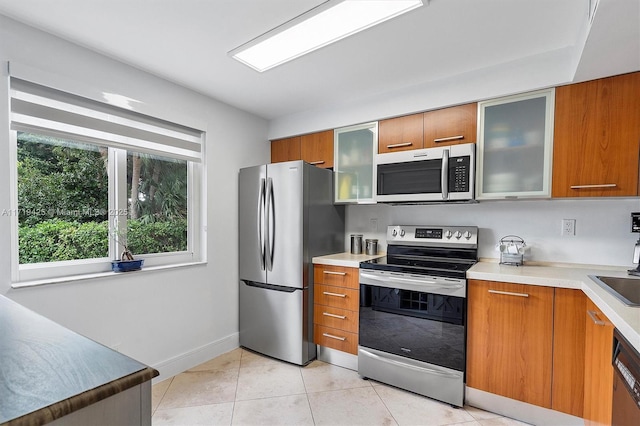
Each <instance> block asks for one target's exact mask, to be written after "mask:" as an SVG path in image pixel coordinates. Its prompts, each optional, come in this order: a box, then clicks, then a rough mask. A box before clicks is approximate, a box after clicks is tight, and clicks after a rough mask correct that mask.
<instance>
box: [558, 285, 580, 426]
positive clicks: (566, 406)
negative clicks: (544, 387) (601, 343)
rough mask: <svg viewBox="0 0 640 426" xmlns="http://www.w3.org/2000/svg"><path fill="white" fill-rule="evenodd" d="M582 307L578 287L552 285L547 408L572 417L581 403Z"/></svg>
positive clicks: (577, 414)
mask: <svg viewBox="0 0 640 426" xmlns="http://www.w3.org/2000/svg"><path fill="white" fill-rule="evenodd" d="M586 308H587V296H585V295H584V293H583V292H582V290H574V289H570V288H556V289H555V300H554V303H553V377H552V380H551V383H552V387H551V408H552V409H554V410H556V411H561V412H563V413H567V414H571V415H573V416H576V417H582V416H583V407H584V358H585V355H584V339H585V337H584V336H585V325H586V323H585V321H584V315H585V311H586Z"/></svg>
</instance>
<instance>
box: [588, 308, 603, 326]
mask: <svg viewBox="0 0 640 426" xmlns="http://www.w3.org/2000/svg"><path fill="white" fill-rule="evenodd" d="M587 314H589V316H590V317H591V321H593V322H594V323H595V324H596V325H605V324H604V321H600V320H599V319H598V313H597V312H596V311H587Z"/></svg>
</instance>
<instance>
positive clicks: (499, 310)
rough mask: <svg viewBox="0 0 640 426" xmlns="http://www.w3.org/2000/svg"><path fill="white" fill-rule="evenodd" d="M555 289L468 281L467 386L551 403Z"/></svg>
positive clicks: (541, 404)
mask: <svg viewBox="0 0 640 426" xmlns="http://www.w3.org/2000/svg"><path fill="white" fill-rule="evenodd" d="M553 298H554V289H553V288H552V287H543V286H535V285H524V284H511V283H502V282H493V281H480V280H469V286H468V295H467V303H468V305H467V306H468V308H467V324H468V326H467V386H469V387H472V388H475V389H479V390H483V391H485V392H490V393H494V394H497V395H502V396H505V397H507V398H511V399H516V400H518V401H523V402H527V403H529V404H534V405H537V406H540V407H545V408H551V373H552V351H553V348H552V345H553Z"/></svg>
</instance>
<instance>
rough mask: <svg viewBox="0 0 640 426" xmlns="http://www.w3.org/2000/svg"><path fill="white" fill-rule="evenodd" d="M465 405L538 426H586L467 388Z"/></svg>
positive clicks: (555, 413)
mask: <svg viewBox="0 0 640 426" xmlns="http://www.w3.org/2000/svg"><path fill="white" fill-rule="evenodd" d="M465 403H466V404H468V405H471V406H472V407H477V408H480V409H482V410H487V411H491V412H492V413H497V414H501V415H503V416H506V417H511V418H512V419H516V420H520V421H521V422H525V423H530V424H532V425H536V426H545V425H549V426H557V425H563V426H574V425H575V426H584V419H582V418H580V417H576V416H572V415H569V414H565V413H561V412H560V411H555V410H550V409H548V408H543V407H538V406H537V405H532V404H528V403H526V402H522V401H516V400H515V399H511V398H506V397H504V396H500V395H496V394H493V393H489V392H485V391H482V390H479V389H474V388H470V387H468V386H467V387H466V392H465Z"/></svg>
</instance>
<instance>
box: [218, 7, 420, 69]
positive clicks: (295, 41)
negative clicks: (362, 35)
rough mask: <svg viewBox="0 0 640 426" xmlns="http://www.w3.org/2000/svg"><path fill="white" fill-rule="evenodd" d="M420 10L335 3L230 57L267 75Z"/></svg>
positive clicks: (243, 48)
mask: <svg viewBox="0 0 640 426" xmlns="http://www.w3.org/2000/svg"><path fill="white" fill-rule="evenodd" d="M420 6H422V1H421V0H344V1H335V0H331V1H328V2H326V3H323V4H322V5H320V6H318V7H317V8H315V9H312V10H310V11H309V12H306V13H304V14H302V15H300V16H298V17H297V18H295V19H294V20H292V21H289V22H287V23H286V24H284V25H281V26H279V27H277V28H275V29H273V30H271V31H269V32H267V33H265V34H263V35H262V36H260V37H258V38H256V39H254V40H252V41H250V42H249V43H246V44H244V45H242V46H240V47H238V48H236V49H234V50H232V51H231V52H229V55H231V56H232V57H233V58H234V59H237V60H238V61H240V62H242V63H244V64H245V65H248V66H250V67H251V68H253V69H255V70H257V71H259V72H262V71H266V70H268V69H270V68H273V67H276V66H278V65H281V64H283V63H285V62H288V61H290V60H292V59H295V58H297V57H299V56H302V55H305V54H307V53H309V52H313V51H314V50H316V49H319V48H321V47H323V46H326V45H328V44H331V43H334V42H336V41H338V40H341V39H343V38H345V37H348V36H350V35H352V34H355V33H357V32H359V31H362V30H364V29H367V28H369V27H372V26H374V25H377V24H380V23H382V22H384V21H387V20H389V19H392V18H394V17H396V16H398V15H401V14H403V13H406V12H409V11H410V10H413V9H415V8H417V7H420Z"/></svg>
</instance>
